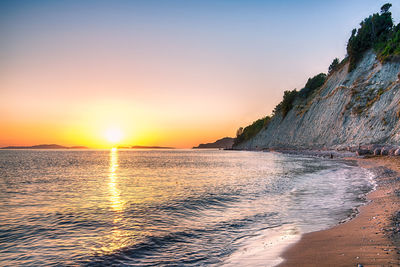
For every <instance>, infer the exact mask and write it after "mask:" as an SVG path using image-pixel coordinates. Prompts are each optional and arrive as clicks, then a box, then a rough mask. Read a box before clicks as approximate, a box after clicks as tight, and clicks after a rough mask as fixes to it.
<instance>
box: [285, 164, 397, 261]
mask: <svg viewBox="0 0 400 267" xmlns="http://www.w3.org/2000/svg"><path fill="white" fill-rule="evenodd" d="M355 160H357V162H358V164H359V165H360V166H361V167H363V168H367V169H369V170H371V171H373V172H374V173H375V174H376V175H377V178H376V181H377V188H376V190H375V191H373V192H371V193H369V194H368V195H367V199H368V200H369V203H368V204H367V205H365V206H363V207H361V208H360V209H359V211H360V212H359V214H358V215H357V216H356V218H354V219H352V220H350V221H348V222H346V223H343V224H339V225H337V226H335V227H333V228H330V229H328V230H323V231H318V232H312V233H308V234H305V235H303V236H302V238H301V240H300V241H299V242H298V243H296V244H294V245H292V246H291V247H289V248H288V249H287V250H286V251H285V252H284V253H283V254H282V257H283V258H284V262H283V263H282V264H280V265H279V266H280V267H283V266H358V264H361V265H362V266H399V265H400V254H398V252H399V250H398V248H399V233H398V232H397V231H398V230H399V229H398V226H397V227H395V226H394V223H395V215H396V214H397V212H398V211H399V207H400V197H399V196H398V195H399V188H400V179H398V177H399V173H400V159H399V158H395V157H369V158H363V159H358V158H357V159H355ZM396 232H397V234H396Z"/></svg>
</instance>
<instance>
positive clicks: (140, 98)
mask: <svg viewBox="0 0 400 267" xmlns="http://www.w3.org/2000/svg"><path fill="white" fill-rule="evenodd" d="M386 2H391V3H392V4H393V7H392V8H391V12H392V13H393V17H394V19H395V23H399V15H400V5H399V3H396V2H394V1H372V0H368V1H361V0H356V1H332V2H324V1H280V2H277V1H218V2H215V1H190V2H187V1H85V2H80V1H2V2H1V3H0V33H1V34H2V36H3V38H2V40H1V41H0V57H1V58H2V60H1V61H0V113H1V114H2V116H1V117H0V132H1V134H0V147H4V146H9V145H21V146H22V145H37V144H43V143H46V144H53V143H54V144H59V145H63V146H74V145H82V146H88V147H93V148H100V147H109V146H110V143H113V142H114V143H117V145H120V146H124V145H143V146H146V145H150V146H171V147H177V148H189V147H193V146H196V145H198V144H199V143H207V142H213V141H215V140H217V139H220V138H222V137H225V136H234V134H235V132H236V129H237V128H239V127H240V126H246V125H248V124H249V123H251V122H252V121H254V120H256V119H258V118H260V117H263V116H265V115H269V114H270V113H271V112H272V110H273V108H274V107H275V105H276V104H278V103H279V101H280V100H281V97H282V94H283V91H285V90H292V89H294V88H297V89H301V88H302V87H303V86H304V84H305V82H306V81H307V79H308V78H309V77H312V76H314V75H315V74H318V73H320V72H327V68H328V66H329V64H330V63H331V61H332V59H333V58H335V57H339V58H340V59H343V57H344V56H345V53H346V49H345V48H346V42H347V40H348V38H349V36H350V33H351V30H352V29H353V28H356V27H358V25H359V22H360V21H361V20H363V19H364V18H365V17H367V16H369V15H370V14H372V13H375V12H378V11H379V9H380V7H381V6H382V5H383V4H384V3H386ZM110 129H111V131H112V132H111V133H110V134H108V133H107V131H110ZM107 135H109V136H108V137H107ZM105 136H106V137H105ZM113 140H114V141H113ZM113 145H115V144H113Z"/></svg>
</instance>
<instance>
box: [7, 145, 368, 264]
mask: <svg viewBox="0 0 400 267" xmlns="http://www.w3.org/2000/svg"><path fill="white" fill-rule="evenodd" d="M371 178H372V175H371V174H370V173H369V172H367V171H366V170H364V169H361V168H358V167H356V166H353V165H352V164H349V163H345V162H341V161H335V160H325V159H318V158H310V157H301V156H291V155H282V154H275V153H261V152H243V151H219V150H111V151H110V150H78V151H76V150H1V151H0V189H1V191H0V203H1V207H2V208H1V209H0V252H1V253H0V265H3V266H14V265H59V266H67V265H88V266H92V265H98V266H99V265H107V266H108V265H111V264H115V265H131V266H153V265H161V266H165V265H167V266H168V265H174V266H176V265H189V266H190V265H193V266H198V265H216V266H220V265H228V266H229V265H231V266H235V265H239V264H240V265H244V264H247V265H249V264H250V265H252V266H256V265H259V264H260V265H261V264H262V265H263V266H265V265H267V266H268V265H274V264H276V263H278V262H279V258H278V256H279V252H280V251H281V249H282V248H283V247H284V246H285V245H287V244H288V243H290V242H293V241H295V240H297V239H298V238H299V237H300V235H301V234H302V233H305V232H309V231H315V230H320V229H324V228H327V227H329V226H332V225H335V224H337V223H338V222H339V221H342V220H344V219H346V218H348V217H349V216H351V214H354V208H355V207H357V206H359V205H361V204H363V203H364V202H365V199H364V198H363V196H364V195H365V193H366V192H368V191H370V190H371V188H372V186H373V185H372V180H371Z"/></svg>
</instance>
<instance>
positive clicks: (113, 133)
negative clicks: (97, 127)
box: [105, 128, 123, 144]
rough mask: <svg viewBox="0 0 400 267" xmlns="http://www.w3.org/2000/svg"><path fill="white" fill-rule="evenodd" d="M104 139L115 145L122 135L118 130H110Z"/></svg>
mask: <svg viewBox="0 0 400 267" xmlns="http://www.w3.org/2000/svg"><path fill="white" fill-rule="evenodd" d="M105 137H106V139H107V141H108V142H110V143H112V144H115V143H118V142H120V141H121V140H122V137H123V133H122V131H121V130H120V129H118V128H110V129H108V130H107V131H106V133H105Z"/></svg>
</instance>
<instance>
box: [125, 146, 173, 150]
mask: <svg viewBox="0 0 400 267" xmlns="http://www.w3.org/2000/svg"><path fill="white" fill-rule="evenodd" d="M125 148H131V149H175V147H168V146H131V147H125Z"/></svg>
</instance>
